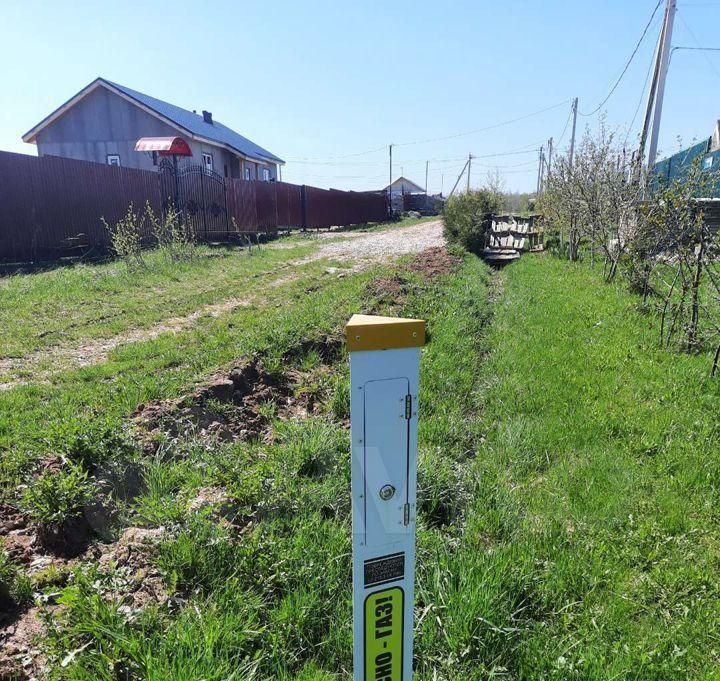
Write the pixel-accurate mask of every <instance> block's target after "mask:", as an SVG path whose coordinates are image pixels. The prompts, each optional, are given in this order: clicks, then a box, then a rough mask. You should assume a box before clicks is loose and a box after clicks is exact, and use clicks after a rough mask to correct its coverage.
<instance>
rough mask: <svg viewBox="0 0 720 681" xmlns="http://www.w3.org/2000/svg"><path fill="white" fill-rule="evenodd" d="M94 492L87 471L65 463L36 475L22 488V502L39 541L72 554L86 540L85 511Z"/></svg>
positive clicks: (80, 548) (76, 465) (88, 530)
mask: <svg viewBox="0 0 720 681" xmlns="http://www.w3.org/2000/svg"><path fill="white" fill-rule="evenodd" d="M94 494H95V491H94V488H93V485H92V483H91V481H90V480H89V479H88V475H87V472H86V471H84V470H83V469H82V468H81V467H80V466H79V465H78V464H74V463H72V462H68V463H67V465H65V466H63V467H62V468H60V469H59V470H57V471H54V470H47V471H45V472H44V473H43V474H42V475H40V476H39V477H38V478H36V479H35V480H34V481H33V482H32V484H31V485H29V486H28V488H27V489H26V490H25V493H24V494H23V496H22V505H23V507H24V509H25V511H26V512H27V513H28V515H29V516H30V517H31V518H32V520H33V521H34V522H35V523H36V525H37V530H38V538H39V539H40V541H41V543H42V544H44V545H45V546H47V547H48V548H49V549H51V550H54V551H58V552H60V553H68V554H74V553H79V552H80V550H82V548H83V547H84V546H85V545H86V543H87V540H88V536H89V533H90V526H89V524H88V522H87V520H86V519H85V516H84V511H85V508H86V506H87V505H88V504H89V502H90V501H91V500H92V498H93V496H94Z"/></svg>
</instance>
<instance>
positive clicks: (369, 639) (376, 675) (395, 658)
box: [365, 586, 405, 681]
mask: <svg viewBox="0 0 720 681" xmlns="http://www.w3.org/2000/svg"><path fill="white" fill-rule="evenodd" d="M404 610H405V594H404V592H403V590H402V589H401V588H400V587H397V586H396V587H393V588H391V589H384V590H383V591H376V592H375V593H371V594H370V595H369V596H368V597H367V598H366V599H365V681H402V669H403V626H404V622H403V613H404Z"/></svg>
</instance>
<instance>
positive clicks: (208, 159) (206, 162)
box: [202, 154, 213, 170]
mask: <svg viewBox="0 0 720 681" xmlns="http://www.w3.org/2000/svg"><path fill="white" fill-rule="evenodd" d="M202 160H203V166H204V167H205V170H212V169H213V157H212V154H203V155H202Z"/></svg>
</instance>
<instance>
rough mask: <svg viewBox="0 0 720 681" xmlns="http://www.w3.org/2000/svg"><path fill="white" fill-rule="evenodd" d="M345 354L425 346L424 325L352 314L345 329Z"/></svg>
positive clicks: (408, 320) (376, 316)
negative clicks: (346, 352) (346, 350)
mask: <svg viewBox="0 0 720 681" xmlns="http://www.w3.org/2000/svg"><path fill="white" fill-rule="evenodd" d="M345 334H346V336H347V348H348V351H349V352H353V351H357V350H391V349H395V348H419V347H422V346H423V345H425V321H424V320H423V319H402V318H399V317H380V316H378V315H368V314H354V315H353V316H352V317H351V318H350V321H349V322H348V323H347V326H346V327H345Z"/></svg>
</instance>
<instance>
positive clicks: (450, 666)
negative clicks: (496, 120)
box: [0, 244, 720, 681]
mask: <svg viewBox="0 0 720 681" xmlns="http://www.w3.org/2000/svg"><path fill="white" fill-rule="evenodd" d="M295 248H297V249H303V248H310V247H309V246H307V245H303V244H299V245H297V246H295V245H293V249H295ZM291 252H292V253H294V255H293V256H289V255H288V253H291ZM301 252H302V251H301V250H293V251H290V250H288V251H282V252H281V253H279V254H270V253H266V254H265V255H262V256H259V257H257V258H256V259H255V258H247V257H246V256H242V260H241V263H242V264H244V266H245V269H244V270H243V269H242V267H241V264H239V263H236V262H234V261H233V262H229V261H230V260H231V259H232V257H233V256H230V255H227V254H224V255H222V256H221V258H219V259H218V261H220V260H221V259H225V263H224V265H217V267H218V268H219V269H225V270H229V271H235V272H236V274H235V275H234V276H235V279H236V282H237V284H236V285H237V286H243V287H244V288H245V289H248V290H249V292H250V293H251V294H252V291H253V289H256V288H257V286H258V285H262V281H264V280H263V279H262V277H265V276H266V275H265V274H263V273H264V272H266V271H268V270H269V269H271V266H280V265H281V264H282V262H284V258H285V257H286V256H287V257H288V258H289V257H297V256H298V254H299V253H301ZM234 257H235V258H238V256H237V254H236V255H235V256H234ZM210 262H211V265H210V268H212V267H215V266H216V264H215V261H214V260H212V259H211V261H210ZM107 267H111V266H107ZM234 268H236V269H234ZM325 268H326V264H323V263H322V262H318V263H308V264H307V265H304V266H303V267H302V268H301V270H300V271H299V272H298V273H297V278H294V279H292V280H287V281H284V282H281V283H280V284H278V285H277V286H273V287H269V288H268V287H265V288H264V290H263V301H262V302H260V301H257V300H256V301H254V302H253V303H252V304H251V305H248V306H244V307H238V308H236V309H233V310H232V311H230V312H227V313H223V314H221V315H219V316H217V317H212V318H202V319H201V321H200V323H199V324H198V325H197V327H195V328H192V329H188V330H186V331H183V332H181V333H176V334H167V335H165V336H161V337H159V338H157V339H155V340H152V341H148V342H142V343H134V344H132V345H127V346H123V347H121V348H118V349H116V350H115V351H113V353H112V354H111V358H110V361H107V362H103V363H101V364H98V365H97V366H93V367H87V368H85V369H80V370H73V371H67V372H62V373H60V374H59V375H58V376H56V377H55V378H54V379H53V381H52V382H51V383H50V384H49V385H28V386H22V387H18V388H15V389H13V390H10V391H7V392H5V393H1V392H0V446H2V447H3V453H2V462H1V464H0V490H2V492H1V493H2V495H3V497H2V498H4V500H5V501H6V502H7V503H9V504H10V506H11V507H12V506H15V505H20V506H22V507H23V508H26V509H29V512H30V513H31V514H32V513H34V516H33V522H43V521H47V515H48V514H49V513H50V512H51V511H53V510H55V511H56V510H57V508H58V506H61V510H63V511H64V512H65V513H68V512H70V513H72V510H73V509H74V508H76V507H77V504H85V505H87V504H88V503H89V502H88V499H90V498H91V497H92V496H93V495H97V494H98V492H100V493H101V496H103V498H104V499H105V501H107V500H108V498H110V499H111V501H112V517H111V520H110V522H108V523H106V524H105V525H103V527H102V528H99V527H95V534H94V540H97V538H98V537H99V538H102V540H103V541H104V542H105V543H100V544H97V553H96V554H95V555H93V554H92V548H91V549H90V553H88V554H84V555H85V558H84V559H83V560H81V561H80V562H79V563H76V564H67V563H63V564H59V565H56V566H51V567H48V568H46V569H44V570H43V571H41V572H36V573H34V574H33V575H32V578H27V577H26V576H24V575H25V567H24V566H23V565H21V564H14V563H13V561H8V560H7V558H3V554H2V552H0V604H1V602H2V600H3V588H2V585H3V582H4V583H5V584H6V585H10V590H11V591H13V593H14V598H16V599H17V600H23V599H24V601H25V607H28V599H29V598H30V597H31V596H32V594H33V593H34V596H35V598H36V599H37V602H38V603H41V604H43V607H44V608H45V609H46V611H47V614H46V618H47V621H48V634H47V636H46V637H45V638H44V641H43V651H44V654H45V655H46V656H47V657H46V659H47V661H48V662H49V663H50V671H49V677H50V678H52V679H73V680H76V681H79V680H83V681H86V680H87V681H89V680H90V679H107V680H108V681H110V680H111V679H112V680H115V679H133V680H135V679H138V680H139V679H152V680H153V681H161V680H162V681H165V680H177V681H180V680H181V679H182V680H185V679H188V678H197V679H203V680H204V681H205V680H207V681H221V680H226V679H257V680H266V679H267V680H268V681H269V680H270V679H281V680H283V681H290V680H295V681H330V680H332V679H337V680H339V679H347V678H350V675H351V665H352V659H351V650H352V646H351V593H350V588H351V579H350V556H349V554H350V517H349V514H350V498H349V486H350V485H349V482H350V481H349V460H348V454H347V451H348V447H349V444H348V427H347V426H348V422H347V419H348V381H349V376H348V368H347V358H346V356H345V354H344V351H343V349H342V345H341V342H340V341H339V337H340V332H341V329H342V324H343V323H344V321H346V319H347V318H348V317H349V316H350V314H351V313H353V312H376V313H381V314H382V313H391V314H402V315H407V316H416V317H423V318H426V319H428V322H429V338H430V343H429V344H428V346H427V347H426V349H425V350H424V351H423V356H422V367H421V371H422V373H421V410H422V411H421V418H420V459H419V487H420V489H419V501H420V504H419V505H420V508H419V528H418V575H417V601H416V660H415V667H416V678H418V679H419V680H421V681H431V680H432V681H435V680H438V679H443V680H445V679H447V680H458V681H460V680H461V679H462V680H471V681H473V680H478V681H479V680H480V679H488V678H507V679H537V680H540V679H597V680H598V681H599V680H601V679H602V680H605V679H648V680H650V679H653V680H655V679H668V680H669V679H679V678H692V679H715V678H719V677H718V672H717V669H718V668H720V600H719V598H718V597H719V596H720V593H718V592H719V591H720V590H719V589H718V586H717V578H716V575H717V573H718V567H719V565H718V563H719V562H720V551H719V549H720V544H719V542H718V539H719V533H718V522H717V521H718V514H717V511H716V508H717V501H718V484H719V483H720V461H719V460H718V456H717V453H718V451H720V428H719V427H718V425H717V414H718V413H719V409H720V387H719V385H718V383H717V382H716V381H711V380H710V379H709V378H708V376H707V371H708V362H707V358H705V357H697V356H685V355H677V354H671V353H669V352H666V351H660V350H658V349H657V348H656V344H657V339H656V334H655V333H654V331H653V325H652V324H651V323H650V320H649V319H648V318H647V317H644V316H642V315H641V314H640V313H639V312H637V309H636V308H637V302H638V301H637V299H636V298H635V297H633V296H631V295H629V294H627V293H625V292H624V291H623V290H621V289H620V288H619V287H612V286H605V285H603V284H602V283H601V282H600V278H599V276H598V275H597V274H595V273H593V272H592V271H591V270H589V269H588V268H586V267H583V266H571V265H568V264H567V263H564V262H560V261H556V260H554V259H552V258H550V257H526V258H525V259H523V260H522V261H521V262H519V263H517V264H515V265H513V266H511V267H508V268H507V269H505V270H504V271H502V272H501V273H499V274H494V275H491V274H490V273H489V271H488V270H487V269H486V267H485V266H484V265H483V264H482V263H480V262H479V261H478V260H477V259H476V258H474V257H473V256H466V257H465V258H464V261H463V262H462V264H460V265H459V266H458V267H457V268H456V269H455V271H454V272H453V273H451V274H449V275H445V276H441V277H439V278H434V279H427V278H425V276H423V275H422V274H421V273H420V272H419V271H415V270H413V269H410V270H408V269H402V270H400V271H394V270H391V269H388V268H376V269H375V270H372V271H366V272H362V273H356V274H354V275H352V276H346V277H340V278H338V277H337V275H335V274H328V272H327V271H326V269H325ZM35 276H38V275H35ZM39 276H40V277H45V276H47V275H39ZM152 276H155V275H152ZM213 276H216V277H217V278H218V282H220V280H221V279H222V275H221V274H220V273H217V274H213V273H212V272H210V273H209V274H208V275H207V277H206V278H205V279H203V277H202V276H201V272H195V270H194V269H193V268H191V269H190V270H189V271H188V273H187V274H183V275H182V276H178V281H177V282H175V283H173V284H169V283H167V282H164V281H159V282H158V284H157V285H158V286H160V287H163V286H177V287H178V289H179V292H178V293H177V295H179V296H180V297H181V298H182V299H183V300H186V301H187V303H186V304H187V306H188V307H187V308H186V309H188V310H189V309H191V307H192V305H193V304H197V303H198V299H193V298H192V296H194V295H196V294H197V291H195V292H191V291H189V290H186V289H194V288H195V284H196V283H198V282H199V281H204V285H207V284H208V280H209V279H208V278H209V277H213ZM268 281H269V280H268ZM13 285H17V284H13ZM33 285H36V286H38V287H39V289H38V291H39V290H40V288H41V287H42V283H37V284H33V281H32V280H31V279H28V280H27V282H26V286H28V287H29V288H30V289H32V286H33ZM218 285H219V286H220V285H222V284H221V283H218ZM133 286H134V284H133ZM138 288H142V287H138ZM207 288H208V289H210V288H211V287H210V286H207ZM128 290H130V289H128ZM89 291H92V289H89ZM229 291H230V289H225V290H224V294H225V295H227V294H228V293H229V294H230V295H237V293H236V292H229ZM88 295H91V296H92V294H91V293H90V294H88ZM117 295H118V297H119V298H122V297H123V294H120V293H118V294H117ZM138 295H139V294H138ZM208 295H213V296H215V294H214V293H212V294H208ZM38 296H39V298H38V300H43V297H42V295H41V294H39V293H38ZM78 296H79V297H78V300H79V301H81V300H82V295H80V294H79V293H78ZM128 297H130V295H129V294H128ZM191 299H192V301H194V302H192V301H191ZM220 299H221V297H220V295H219V294H218V297H217V298H215V300H220ZM208 300H209V299H207V298H204V299H203V300H202V301H199V302H200V303H201V304H202V303H204V302H207V301H208ZM137 304H138V305H139V306H140V307H139V309H146V308H145V307H144V306H145V305H149V304H152V303H151V301H146V302H145V303H140V302H138V303H137ZM22 309H23V310H25V309H30V308H22ZM156 310H157V314H160V311H161V307H160V306H158V307H157V308H156ZM46 313H47V314H48V315H49V316H50V317H52V311H51V310H50V309H48V310H47V312H46ZM173 313H175V309H174V308H173ZM148 314H151V313H150V312H148ZM152 314H156V312H153V313H152ZM128 315H129V316H128V317H127V318H128V319H131V318H132V316H131V314H130V312H128ZM158 318H161V317H158ZM148 319H149V318H148ZM59 323H60V322H59ZM148 323H149V322H148ZM87 333H89V334H92V333H95V331H94V330H92V329H89V330H88V331H87ZM238 365H239V366H241V367H242V371H245V372H247V371H248V367H250V369H251V370H252V371H253V372H256V374H258V376H257V377H256V378H255V379H253V380H255V382H256V383H257V384H258V385H260V387H261V388H262V390H259V391H258V393H257V401H256V402H254V403H253V404H252V406H251V407H250V406H247V405H245V406H243V407H242V409H245V411H243V412H238V409H239V407H237V405H235V404H233V403H232V401H228V400H224V401H223V400H219V399H215V397H212V396H210V397H208V396H207V395H205V394H204V393H203V395H205V397H202V399H201V398H199V397H198V393H197V392H192V390H193V386H194V385H204V384H205V382H206V381H207V378H208V376H212V375H218V372H221V373H222V376H227V375H228V374H227V371H229V368H230V367H237V366H238ZM237 370H238V369H236V371H237ZM244 375H245V374H244ZM247 375H250V374H247ZM252 375H253V376H255V374H252ZM243 380H244V379H243ZM189 391H190V392H189ZM180 395H184V396H185V397H184V399H183V400H182V401H181V402H180V403H178V401H177V400H174V398H177V397H178V396H180ZM168 400H174V401H171V402H169V401H168ZM141 404H144V405H148V404H161V405H163V409H166V410H168V411H167V412H166V413H165V412H164V413H165V416H166V417H167V418H169V419H170V420H173V419H175V420H177V419H178V418H179V417H180V416H184V415H185V414H186V413H189V412H188V410H189V411H192V409H197V408H198V407H199V406H202V409H203V410H205V412H209V413H210V415H211V419H218V421H219V422H222V423H232V422H233V419H237V418H238V417H239V416H240V417H243V418H250V417H252V419H255V422H256V423H257V424H259V426H258V427H259V431H258V433H257V435H255V436H253V437H241V438H229V439H230V440H231V441H225V440H226V439H227V438H224V437H218V438H217V439H215V438H212V437H209V436H208V433H207V432H205V431H202V430H200V429H199V428H194V429H193V428H188V429H185V430H180V431H178V430H172V429H170V430H168V429H167V428H165V429H163V428H162V427H160V428H158V429H155V430H153V431H152V432H151V433H149V436H148V437H146V438H140V439H138V438H137V437H136V434H135V431H133V430H132V429H131V428H130V425H131V424H135V426H136V427H137V424H138V422H137V421H130V420H129V417H130V415H131V414H132V413H133V412H134V411H135V410H136V408H137V407H138V405H141ZM288 405H290V406H288ZM141 413H142V412H141ZM192 413H195V412H192ZM163 423H164V422H163ZM128 471H133V472H134V474H136V476H137V477H138V479H139V483H138V484H137V486H136V487H137V489H136V490H135V492H134V493H133V494H123V493H122V491H123V490H122V489H120V487H122V486H121V485H120V486H116V487H114V488H113V491H112V492H111V493H109V492H108V488H109V487H112V484H111V483H112V481H113V480H117V479H118V477H119V478H122V479H123V480H124V481H125V482H127V472H128ZM123 475H125V478H123ZM29 481H33V484H32V485H31V486H30V491H23V488H22V485H23V483H27V482H29ZM46 483H47V484H46ZM60 491H62V495H60V494H59V492H60ZM59 496H62V499H61V500H60V501H62V504H60V503H59V501H58V497H59ZM53 505H54V506H53ZM5 508H8V507H5ZM127 527H135V528H144V529H142V531H143V532H146V533H148V534H149V536H151V537H152V538H153V541H152V542H151V543H149V544H148V545H147V547H145V548H138V547H136V546H135V545H133V547H132V549H133V551H132V552H130V551H128V555H130V554H132V556H133V557H132V558H128V557H127V556H126V555H125V553H124V552H123V551H122V550H121V549H122V548H123V546H124V544H123V542H124V541H125V537H126V535H125V534H123V532H124V529H125V528H127ZM118 539H120V541H119V542H117V543H113V542H115V541H116V540H118ZM107 542H110V543H107ZM6 590H7V588H6ZM1 668H2V667H1V666H0V669H1Z"/></svg>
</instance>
